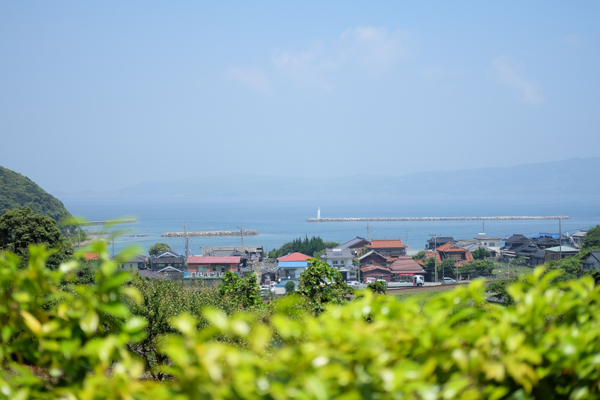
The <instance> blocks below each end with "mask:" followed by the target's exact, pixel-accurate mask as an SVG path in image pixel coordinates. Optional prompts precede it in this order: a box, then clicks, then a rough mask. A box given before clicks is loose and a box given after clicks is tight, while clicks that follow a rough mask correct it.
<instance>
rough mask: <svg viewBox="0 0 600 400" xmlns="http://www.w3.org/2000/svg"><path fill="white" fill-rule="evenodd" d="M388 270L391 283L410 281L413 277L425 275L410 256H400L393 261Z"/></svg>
mask: <svg viewBox="0 0 600 400" xmlns="http://www.w3.org/2000/svg"><path fill="white" fill-rule="evenodd" d="M389 269H390V271H391V274H392V282H402V281H408V280H410V279H412V277H413V276H414V275H425V270H424V269H423V267H422V266H421V265H420V264H419V263H417V262H416V261H415V260H413V259H412V257H410V256H400V257H398V259H397V260H396V261H394V262H393V263H392V264H391V265H390V266H389Z"/></svg>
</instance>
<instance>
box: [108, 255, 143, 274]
mask: <svg viewBox="0 0 600 400" xmlns="http://www.w3.org/2000/svg"><path fill="white" fill-rule="evenodd" d="M112 259H113V260H116V257H113V258H112ZM146 260H147V257H146V256H142V255H136V256H134V257H131V258H130V259H129V260H127V261H125V262H119V263H118V264H117V268H119V269H120V270H121V271H140V270H143V269H146Z"/></svg>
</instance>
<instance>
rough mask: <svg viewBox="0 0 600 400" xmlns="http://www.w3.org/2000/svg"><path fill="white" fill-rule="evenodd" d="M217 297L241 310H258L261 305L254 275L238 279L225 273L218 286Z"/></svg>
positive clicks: (231, 273)
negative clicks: (236, 305)
mask: <svg viewBox="0 0 600 400" xmlns="http://www.w3.org/2000/svg"><path fill="white" fill-rule="evenodd" d="M219 295H221V297H227V298H228V299H229V301H231V302H233V303H234V304H239V306H240V307H243V308H260V307H262V305H263V303H262V301H261V299H262V298H261V296H260V286H259V285H258V282H257V280H256V275H255V274H249V275H248V276H246V277H244V278H240V277H239V276H237V275H236V274H234V273H233V272H231V271H227V273H226V274H225V278H223V283H221V284H220V285H219Z"/></svg>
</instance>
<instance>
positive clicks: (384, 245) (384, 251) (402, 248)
mask: <svg viewBox="0 0 600 400" xmlns="http://www.w3.org/2000/svg"><path fill="white" fill-rule="evenodd" d="M365 247H366V248H368V249H370V250H375V251H376V252H377V253H379V254H381V255H382V256H386V257H398V256H405V255H406V245H405V244H404V243H402V239H395V240H388V239H384V240H378V239H377V240H371V244H368V245H366V246H365Z"/></svg>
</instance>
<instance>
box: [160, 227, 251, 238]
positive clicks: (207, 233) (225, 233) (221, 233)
mask: <svg viewBox="0 0 600 400" xmlns="http://www.w3.org/2000/svg"><path fill="white" fill-rule="evenodd" d="M185 235H186V233H185V232H167V233H163V234H162V235H160V236H161V237H184V236H185ZM187 235H188V236H241V232H240V231H204V232H188V233H187ZM256 235H258V232H257V231H254V230H251V229H249V230H244V236H256Z"/></svg>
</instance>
